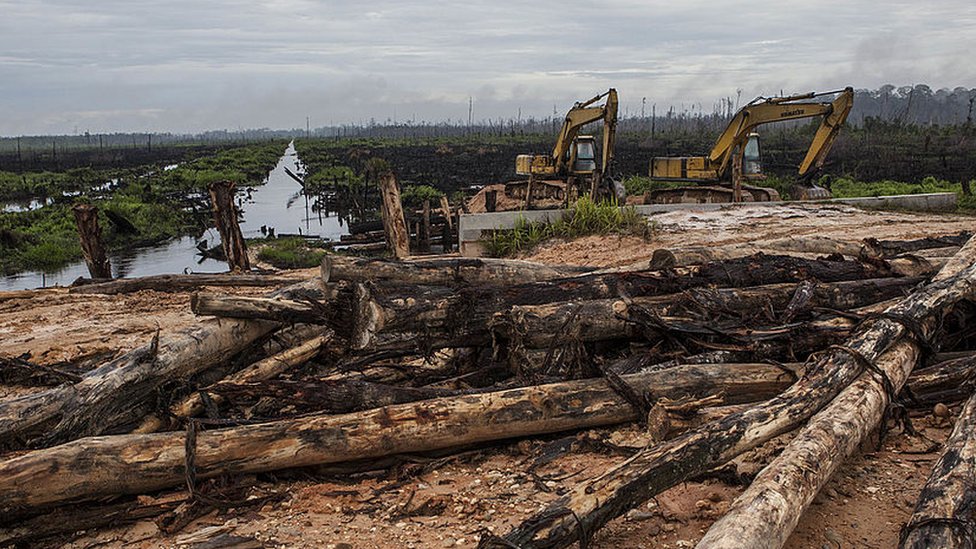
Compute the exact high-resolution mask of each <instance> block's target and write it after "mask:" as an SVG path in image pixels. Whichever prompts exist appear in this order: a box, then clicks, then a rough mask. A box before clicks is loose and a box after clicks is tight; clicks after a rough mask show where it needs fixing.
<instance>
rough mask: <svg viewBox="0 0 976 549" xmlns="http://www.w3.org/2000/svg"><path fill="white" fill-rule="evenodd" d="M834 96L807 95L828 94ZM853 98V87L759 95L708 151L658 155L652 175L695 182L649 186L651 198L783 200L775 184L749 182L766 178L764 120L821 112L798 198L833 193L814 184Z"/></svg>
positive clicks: (658, 200)
mask: <svg viewBox="0 0 976 549" xmlns="http://www.w3.org/2000/svg"><path fill="white" fill-rule="evenodd" d="M834 94H836V95H837V97H836V98H835V99H834V100H833V101H832V102H829V103H827V102H809V101H804V100H807V99H813V98H816V97H823V96H826V95H834ZM853 104H854V90H853V89H852V88H845V89H844V90H839V91H833V92H824V93H807V94H803V95H793V96H789V97H771V98H757V99H756V100H754V101H753V102H751V103H749V104H748V105H746V106H745V107H743V108H741V109H740V110H739V112H737V113H736V114H735V116H734V117H733V118H732V121H731V122H729V125H728V127H726V128H725V131H724V132H723V133H722V135H721V136H719V138H718V141H716V143H715V146H714V147H712V150H711V152H710V153H709V155H708V156H698V157H678V158H653V159H652V160H651V167H650V177H651V179H653V180H657V181H687V182H689V183H695V185H693V186H687V187H680V188H673V189H658V190H654V191H651V192H649V193H648V194H647V195H646V196H645V197H644V201H645V202H646V203H674V202H692V203H701V202H743V201H745V202H750V201H770V200H779V198H780V196H779V193H778V192H777V191H776V190H774V189H769V188H764V187H761V186H755V185H750V184H749V183H760V182H761V181H762V180H763V179H765V177H766V176H765V175H763V173H762V164H761V161H760V147H759V135H758V134H756V133H755V129H756V128H757V127H758V126H761V125H763V124H769V123H772V122H780V121H784V120H798V119H802V118H814V117H821V118H822V120H821V123H820V127H819V128H818V129H817V133H816V135H815V136H814V138H813V142H812V143H811V144H810V148H809V150H808V151H807V154H806V157H805V158H804V159H803V162H802V163H801V164H800V168H799V184H798V186H797V187H796V194H797V195H798V196H795V197H794V198H799V199H820V198H829V197H830V193H829V192H828V191H827V190H825V189H822V188H820V187H817V186H815V185H812V184H811V178H812V177H813V175H815V174H816V173H817V172H818V171H819V170H820V168H821V167H822V166H823V163H824V159H825V158H826V156H827V153H828V152H829V151H830V147H831V145H833V142H834V139H835V138H836V137H837V133H838V132H839V131H840V128H841V126H843V124H844V121H845V120H847V115H848V113H850V111H851V107H852V106H853Z"/></svg>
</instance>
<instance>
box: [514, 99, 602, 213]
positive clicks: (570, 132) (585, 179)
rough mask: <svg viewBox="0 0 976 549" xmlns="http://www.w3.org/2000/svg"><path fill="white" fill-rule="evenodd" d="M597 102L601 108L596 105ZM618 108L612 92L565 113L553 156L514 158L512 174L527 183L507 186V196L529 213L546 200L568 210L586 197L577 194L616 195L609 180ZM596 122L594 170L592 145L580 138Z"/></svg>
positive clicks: (587, 138) (586, 137) (586, 138)
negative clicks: (599, 128)
mask: <svg viewBox="0 0 976 549" xmlns="http://www.w3.org/2000/svg"><path fill="white" fill-rule="evenodd" d="M601 100H603V103H602V104H598V103H599V102H600V101H601ZM617 105H618V101H617V90H615V89H613V88H610V89H609V90H607V91H606V92H604V93H602V94H600V95H598V96H596V97H594V98H592V99H590V100H588V101H583V102H578V103H576V104H574V105H573V107H572V108H571V109H569V112H567V113H566V119H565V120H564V121H563V126H562V129H560V131H559V136H558V137H557V138H556V144H555V146H554V147H553V149H552V153H551V154H548V155H542V154H520V155H518V156H517V157H516V158H515V173H517V174H518V175H522V176H528V177H529V179H528V181H516V182H512V183H506V184H505V194H506V195H508V196H509V197H510V198H516V199H520V200H524V202H525V203H524V207H526V208H531V207H532V203H533V201H536V200H545V199H549V200H550V201H552V200H553V199H556V200H559V201H562V202H564V203H567V204H568V203H569V202H571V201H572V200H573V199H574V198H575V197H578V196H579V195H580V194H582V193H583V192H584V190H581V188H582V189H585V191H587V192H589V194H590V196H591V197H593V198H596V197H597V196H598V195H602V194H603V193H607V192H610V191H613V192H618V193H619V189H616V188H615V187H614V186H613V185H612V184H611V180H610V175H611V168H612V162H613V149H614V138H615V134H616V129H617ZM599 120H603V143H602V147H601V151H600V152H601V158H600V162H599V164H597V146H596V139H595V138H594V137H593V136H592V135H579V132H580V130H581V129H582V128H583V126H585V125H586V124H589V123H591V122H596V121H599Z"/></svg>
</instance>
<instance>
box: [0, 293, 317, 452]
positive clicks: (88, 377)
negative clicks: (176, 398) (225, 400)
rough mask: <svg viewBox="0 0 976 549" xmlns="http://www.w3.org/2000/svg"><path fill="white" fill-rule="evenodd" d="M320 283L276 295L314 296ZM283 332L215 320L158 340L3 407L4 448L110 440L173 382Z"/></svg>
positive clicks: (0, 438)
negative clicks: (108, 435)
mask: <svg viewBox="0 0 976 549" xmlns="http://www.w3.org/2000/svg"><path fill="white" fill-rule="evenodd" d="M317 287H318V288H320V287H321V283H320V282H319V281H318V279H313V280H312V281H308V282H304V283H302V284H296V285H293V286H289V287H287V288H284V289H282V290H279V291H278V292H277V293H278V294H279V295H283V296H288V295H289V294H290V292H310V291H314V290H315V289H316V288H317ZM279 326H280V324H278V323H276V322H266V321H249V320H225V319H221V320H211V321H204V322H201V323H199V324H198V325H196V326H194V327H192V328H189V329H186V330H183V331H181V332H179V333H176V334H173V335H166V336H162V337H159V338H158V339H154V340H153V341H152V342H150V343H149V344H148V345H144V346H142V347H139V348H138V349H135V350H133V351H131V352H129V353H126V354H124V355H122V356H121V357H119V358H116V359H114V360H112V361H109V362H107V363H105V364H104V365H102V366H100V367H98V368H96V369H94V370H91V371H89V372H87V373H85V374H84V375H83V376H82V380H81V381H80V382H78V383H74V384H70V385H67V384H66V385H61V386H58V387H54V388H51V389H49V390H46V391H43V392H39V393H35V394H32V395H28V396H24V397H20V398H15V399H9V400H6V401H3V402H0V446H2V447H6V448H19V447H22V446H23V445H24V443H25V442H26V439H33V438H34V437H36V436H37V435H38V434H39V433H41V432H43V433H44V436H43V438H41V439H35V440H32V441H31V444H32V445H35V446H36V445H44V446H46V445H51V444H57V443H59V442H63V441H65V440H70V439H72V438H78V437H82V436H88V435H97V434H102V433H106V432H112V431H116V430H120V429H122V428H124V426H126V425H129V424H134V423H136V422H137V421H139V420H141V419H142V418H143V417H144V416H145V415H146V414H148V413H149V412H151V411H152V409H153V408H154V407H155V401H156V391H157V390H158V389H159V388H160V387H162V386H163V385H164V384H165V383H169V382H171V381H173V380H174V379H181V378H184V377H187V376H191V375H193V374H195V373H197V372H200V371H203V370H206V369H207V368H210V367H212V366H215V365H216V364H219V363H220V362H222V361H224V360H226V359H227V358H229V357H230V356H232V355H234V354H235V353H238V352H240V351H241V350H243V349H245V348H247V347H248V346H249V345H250V344H252V343H254V342H255V341H257V340H258V339H259V338H261V337H263V336H265V335H267V334H269V333H271V332H272V331H274V330H275V329H276V328H278V327H279Z"/></svg>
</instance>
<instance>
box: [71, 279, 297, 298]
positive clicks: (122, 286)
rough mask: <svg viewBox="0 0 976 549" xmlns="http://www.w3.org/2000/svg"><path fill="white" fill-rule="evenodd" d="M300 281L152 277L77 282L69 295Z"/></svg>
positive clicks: (279, 284)
mask: <svg viewBox="0 0 976 549" xmlns="http://www.w3.org/2000/svg"><path fill="white" fill-rule="evenodd" d="M300 281H301V279H299V278H295V277H293V276H277V275H256V274H190V275H172V274H171V275H153V276H142V277H138V278H120V279H116V280H113V281H111V282H97V283H94V284H89V283H86V282H85V281H84V280H82V281H81V282H78V281H76V282H75V285H73V286H72V287H71V288H70V289H69V290H68V291H69V292H70V293H73V294H74V293H77V294H125V293H131V292H139V291H142V290H155V291H157V292H182V291H186V290H192V289H196V288H202V287H204V286H285V285H287V284H296V283H298V282H300Z"/></svg>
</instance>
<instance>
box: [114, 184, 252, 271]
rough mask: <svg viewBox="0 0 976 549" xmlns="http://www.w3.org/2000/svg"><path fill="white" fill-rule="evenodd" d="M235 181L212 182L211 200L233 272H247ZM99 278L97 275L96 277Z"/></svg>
mask: <svg viewBox="0 0 976 549" xmlns="http://www.w3.org/2000/svg"><path fill="white" fill-rule="evenodd" d="M235 187H236V184H235V183H234V182H233V181H215V182H213V183H211V184H210V201H211V203H212V204H213V213H214V223H215V224H216V225H217V231H218V232H219V233H220V245H221V247H223V249H224V257H226V258H227V265H228V266H229V267H230V271H231V272H232V273H246V272H248V271H250V270H251V261H250V259H249V258H248V257H247V244H246V243H245V242H244V235H243V234H241V226H240V225H239V224H238V223H237V215H238V212H237V207H236V206H235V205H234V189H235ZM95 278H97V277H95Z"/></svg>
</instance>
